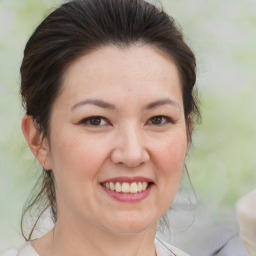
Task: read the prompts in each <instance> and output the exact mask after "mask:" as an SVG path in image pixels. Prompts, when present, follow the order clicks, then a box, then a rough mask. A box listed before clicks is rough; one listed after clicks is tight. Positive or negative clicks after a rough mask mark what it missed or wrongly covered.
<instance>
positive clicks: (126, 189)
mask: <svg viewBox="0 0 256 256" xmlns="http://www.w3.org/2000/svg"><path fill="white" fill-rule="evenodd" d="M122 192H123V193H129V192H130V185H129V183H127V182H124V183H123V184H122Z"/></svg>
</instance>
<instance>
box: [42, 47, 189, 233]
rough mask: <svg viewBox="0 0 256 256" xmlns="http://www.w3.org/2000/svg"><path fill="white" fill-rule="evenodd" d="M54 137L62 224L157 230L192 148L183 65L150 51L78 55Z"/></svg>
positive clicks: (51, 163)
mask: <svg viewBox="0 0 256 256" xmlns="http://www.w3.org/2000/svg"><path fill="white" fill-rule="evenodd" d="M48 139H49V142H50V143H49V144H50V146H49V152H48V157H47V159H46V161H47V166H48V167H49V168H51V169H52V170H53V173H54V177H55V186H56V195H57V204H58V222H60V223H61V222H63V223H64V222H69V223H72V225H73V226H74V225H75V226H76V227H77V228H78V229H81V230H84V229H85V228H86V230H87V231H88V230H91V231H93V230H95V229H97V230H100V229H101V230H105V231H108V232H113V233H137V232H142V231H144V230H147V229H149V228H152V227H155V225H156V223H157V221H158V220H159V218H160V217H161V216H162V215H163V214H164V213H165V211H166V210H167V209H168V207H169V206H170V204H171V202H172V201H173V199H174V196H175V194H176V192H177V189H178V187H179V184H180V180H181V176H182V169H183V165H184V159H185V155H186V151H187V148H188V142H187V137H186V125H185V119H184V110H183V102H182V91H181V84H180V80H179V76H178V70H177V67H176V66H175V64H174V62H173V61H172V60H171V59H170V58H169V57H168V56H167V55H166V54H164V53H162V52H160V51H158V50H156V49H155V48H153V47H149V46H141V47H139V46H132V47H130V48H127V49H118V48H115V47H110V46H109V47H103V48H100V49H97V50H95V51H92V52H91V53H89V54H87V55H85V56H83V57H81V58H79V59H78V60H76V61H75V62H74V63H72V64H71V66H70V67H69V68H68V69H67V71H66V73H65V76H64V82H63V87H62V90H61V93H60V95H59V96H58V98H57V100H56V102H55V103H54V105H53V110H52V115H51V121H50V136H49V138H48Z"/></svg>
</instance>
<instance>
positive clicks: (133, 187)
mask: <svg viewBox="0 0 256 256" xmlns="http://www.w3.org/2000/svg"><path fill="white" fill-rule="evenodd" d="M137 192H138V186H137V183H136V182H133V183H132V184H131V186H130V193H133V194H135V193H137Z"/></svg>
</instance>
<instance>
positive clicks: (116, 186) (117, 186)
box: [102, 181, 149, 194]
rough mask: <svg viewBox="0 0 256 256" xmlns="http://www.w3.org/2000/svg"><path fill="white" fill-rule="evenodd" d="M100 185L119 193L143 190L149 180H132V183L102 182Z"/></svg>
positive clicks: (133, 192)
mask: <svg viewBox="0 0 256 256" xmlns="http://www.w3.org/2000/svg"><path fill="white" fill-rule="evenodd" d="M102 186H104V187H105V188H107V189H109V190H111V191H115V192H119V193H132V194H135V193H140V192H143V191H145V190H146V189H147V188H148V186H149V182H146V181H143V182H141V181H139V182H132V183H128V182H118V181H117V182H104V183H102Z"/></svg>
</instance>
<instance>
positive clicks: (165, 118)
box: [149, 115, 174, 126]
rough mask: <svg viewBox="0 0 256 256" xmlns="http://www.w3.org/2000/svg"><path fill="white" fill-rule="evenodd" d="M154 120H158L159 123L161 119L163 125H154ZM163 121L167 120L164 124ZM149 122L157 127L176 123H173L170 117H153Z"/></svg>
mask: <svg viewBox="0 0 256 256" xmlns="http://www.w3.org/2000/svg"><path fill="white" fill-rule="evenodd" d="M153 119H158V121H159V119H160V121H161V123H160V124H154V123H152V121H153ZM163 119H164V120H165V121H164V123H162V121H163ZM149 122H151V124H152V125H155V126H163V125H165V124H168V123H172V124H174V121H173V120H172V119H171V118H170V117H168V116H162V115H159V116H153V117H151V118H150V119H149Z"/></svg>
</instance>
